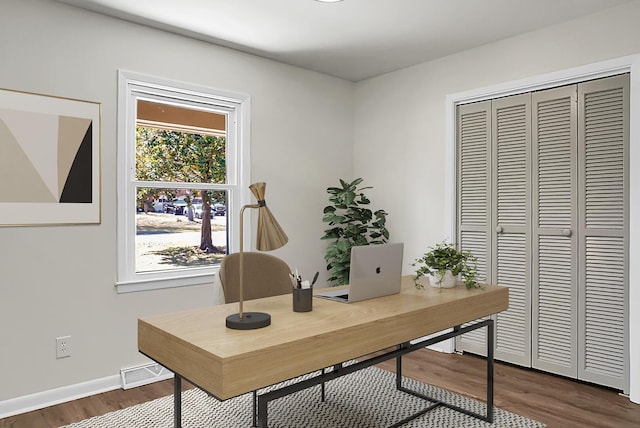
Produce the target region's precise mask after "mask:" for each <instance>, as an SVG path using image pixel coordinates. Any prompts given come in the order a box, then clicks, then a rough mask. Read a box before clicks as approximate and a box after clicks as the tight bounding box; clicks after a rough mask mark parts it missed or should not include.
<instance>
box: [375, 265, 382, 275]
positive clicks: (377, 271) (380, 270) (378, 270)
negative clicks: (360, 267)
mask: <svg viewBox="0 0 640 428" xmlns="http://www.w3.org/2000/svg"><path fill="white" fill-rule="evenodd" d="M380 272H382V269H380V266H378V267H377V268H376V273H377V274H379V273H380Z"/></svg>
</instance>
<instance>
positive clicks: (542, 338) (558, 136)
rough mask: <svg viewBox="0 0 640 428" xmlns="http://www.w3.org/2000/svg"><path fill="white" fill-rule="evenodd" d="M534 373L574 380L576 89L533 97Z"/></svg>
mask: <svg viewBox="0 0 640 428" xmlns="http://www.w3.org/2000/svg"><path fill="white" fill-rule="evenodd" d="M532 104H533V120H532V127H533V139H532V143H533V144H532V150H533V158H532V160H533V189H534V192H533V209H532V214H533V250H532V251H533V257H532V299H533V305H532V308H533V314H532V315H533V316H532V337H533V341H532V356H531V359H532V361H531V366H532V367H534V368H538V369H542V370H546V371H549V372H551V373H557V374H561V375H565V376H571V377H576V375H577V352H576V351H577V305H576V302H577V295H578V293H577V269H578V267H577V262H578V258H577V236H576V235H577V231H576V223H577V195H576V194H577V169H576V168H577V160H576V157H577V127H576V86H575V85H571V86H565V87H560V88H557V89H549V90H546V91H542V92H535V93H533V94H532Z"/></svg>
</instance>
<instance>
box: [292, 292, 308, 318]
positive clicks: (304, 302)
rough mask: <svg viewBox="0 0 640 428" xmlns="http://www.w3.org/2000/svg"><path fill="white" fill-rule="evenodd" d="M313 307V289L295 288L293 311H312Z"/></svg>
mask: <svg viewBox="0 0 640 428" xmlns="http://www.w3.org/2000/svg"><path fill="white" fill-rule="evenodd" d="M312 308H313V289H312V288H294V289H293V312H310V311H311V309H312Z"/></svg>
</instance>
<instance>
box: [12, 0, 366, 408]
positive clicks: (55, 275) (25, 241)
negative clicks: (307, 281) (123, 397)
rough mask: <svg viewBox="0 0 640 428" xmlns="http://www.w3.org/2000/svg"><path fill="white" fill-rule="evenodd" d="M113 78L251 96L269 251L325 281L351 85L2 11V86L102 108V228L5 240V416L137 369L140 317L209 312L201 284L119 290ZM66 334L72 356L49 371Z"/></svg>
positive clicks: (36, 5) (131, 32) (141, 32)
mask: <svg viewBox="0 0 640 428" xmlns="http://www.w3.org/2000/svg"><path fill="white" fill-rule="evenodd" d="M121 68H122V69H126V70H130V71H135V72H139V73H144V74H150V75H155V76H159V77H164V78H169V79H176V80H181V81H185V82H189V83H193V84H197V85H205V86H210V87H214V88H221V89H226V90H230V91H237V92H242V93H247V94H249V95H250V96H251V102H252V110H251V119H252V123H251V133H252V140H251V159H252V165H251V178H252V180H254V181H257V180H264V181H266V182H267V183H268V195H267V196H268V197H269V205H270V207H271V209H272V211H273V212H274V213H275V214H276V216H277V217H278V220H279V222H280V223H281V225H282V226H283V228H284V229H285V230H286V231H287V233H288V235H289V237H290V241H289V243H288V244H287V245H286V246H285V247H284V248H282V249H280V250H278V251H277V252H275V253H276V254H277V255H278V256H280V257H282V258H283V259H285V260H286V261H287V262H288V263H289V264H290V265H291V266H297V267H298V268H299V269H300V271H301V272H304V273H305V274H306V275H312V274H313V273H314V272H315V271H316V270H319V271H321V273H322V276H321V282H322V281H323V280H324V279H325V278H326V272H325V270H324V265H325V264H324V260H323V254H324V253H323V250H324V246H325V244H324V242H323V241H320V237H321V236H322V231H323V224H322V222H321V219H322V209H323V208H324V205H325V201H326V193H325V189H326V188H327V187H328V186H330V185H333V184H334V183H335V182H337V179H338V177H345V178H350V177H351V174H352V168H353V154H352V149H351V147H352V141H353V107H352V102H353V90H354V84H353V83H351V82H346V81H343V80H340V79H336V78H332V77H328V76H325V75H322V74H319V73H314V72H309V71H304V70H301V69H298V68H294V67H290V66H286V65H283V64H280V63H276V62H273V61H268V60H265V59H261V58H258V57H255V56H251V55H247V54H243V53H240V52H237V51H234V50H230V49H226V48H221V47H216V46H213V45H211V44H207V43H204V42H199V41H194V40H191V39H188V38H185V37H181V36H177V35H172V34H169V33H165V32H161V31H157V30H153V29H150V28H146V27H142V26H138V25H134V24H131V23H128V22H124V21H120V20H116V19H112V18H108V17H105V16H101V15H98V14H94V13H90V12H87V11H83V10H80V9H76V8H73V7H70V6H67V5H63V4H59V3H56V2H53V1H50V0H2V1H1V4H0V87H2V88H6V89H13V90H20V91H29V92H36V93H42V94H48V95H55V96H62V97H70V98H77V99H83V100H90V101H97V102H100V103H102V162H101V166H102V223H101V224H100V225H89V226H52V227H4V228H0V338H1V339H0V378H1V380H0V404H2V401H5V402H6V401H9V400H10V399H15V398H17V397H22V396H27V395H31V394H36V393H39V392H41V391H48V390H52V389H55V388H59V387H63V386H67V385H75V384H78V383H81V382H85V381H91V380H94V379H100V378H105V377H109V376H114V375H117V374H118V373H119V370H120V369H121V368H124V367H131V366H134V365H137V364H140V363H143V362H145V361H146V360H145V359H144V358H143V357H142V356H141V355H140V354H139V353H138V352H137V336H136V335H137V330H136V320H137V318H138V317H141V316H145V315H147V314H152V313H163V312H169V311H174V310H180V309H184V308H190V307H195V306H202V305H206V304H208V302H213V296H214V290H213V287H212V285H210V284H204V285H202V286H195V287H186V288H180V289H169V290H162V291H150V292H139V293H131V294H120V295H119V294H116V292H115V289H114V283H115V280H116V277H115V275H116V241H115V236H116V209H117V195H116V113H117V73H116V72H117V70H118V69H121ZM1 218H2V213H1V212H0V220H1ZM0 223H1V221H0ZM63 335H71V336H72V340H73V352H72V356H71V358H66V359H60V360H56V359H55V346H54V339H55V337H57V336H63ZM14 401H15V400H14ZM1 407H2V406H0V409H1ZM0 413H2V412H1V411H0Z"/></svg>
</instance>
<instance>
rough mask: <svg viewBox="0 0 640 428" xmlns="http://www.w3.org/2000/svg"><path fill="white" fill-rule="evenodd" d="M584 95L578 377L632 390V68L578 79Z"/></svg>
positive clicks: (581, 115) (580, 93)
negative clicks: (626, 72)
mask: <svg viewBox="0 0 640 428" xmlns="http://www.w3.org/2000/svg"><path fill="white" fill-rule="evenodd" d="M578 102H579V104H578V117H579V121H578V124H579V128H578V132H579V139H580V140H581V142H582V144H581V145H580V146H579V148H580V149H579V156H578V159H579V166H580V168H579V169H580V174H579V198H580V200H579V204H580V212H581V216H580V219H579V221H580V228H581V233H580V244H579V252H580V263H581V265H582V266H583V268H581V269H580V277H579V280H580V285H581V286H580V299H579V302H580V304H579V326H580V328H579V334H578V338H579V344H578V347H579V353H578V355H579V370H578V378H579V379H581V380H586V381H591V382H595V383H598V384H601V385H607V386H611V387H614V388H619V389H622V390H628V388H629V384H628V381H627V380H628V379H629V350H628V345H627V343H628V321H627V320H628V303H627V302H628V289H629V287H628V266H629V260H628V236H629V233H628V231H629V230H628V228H629V221H628V215H629V214H628V212H629V209H628V204H629V200H628V188H629V183H628V176H629V174H628V167H629V163H628V162H629V161H628V152H629V122H628V120H629V119H628V118H629V78H628V75H622V76H616V77H613V78H607V79H602V80H597V81H593V82H588V83H583V84H579V85H578Z"/></svg>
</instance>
